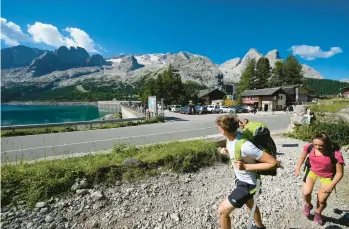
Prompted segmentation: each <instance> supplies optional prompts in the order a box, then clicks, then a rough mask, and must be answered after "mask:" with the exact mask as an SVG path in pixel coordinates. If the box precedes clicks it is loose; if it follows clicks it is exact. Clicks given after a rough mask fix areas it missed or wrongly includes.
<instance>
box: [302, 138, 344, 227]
mask: <svg viewBox="0 0 349 229" xmlns="http://www.w3.org/2000/svg"><path fill="white" fill-rule="evenodd" d="M304 161H305V164H304V170H305V175H304V178H303V181H304V184H303V197H304V201H305V206H304V209H303V214H304V215H305V216H306V217H309V216H310V211H311V209H313V205H312V204H311V194H312V192H313V187H314V185H315V183H316V180H318V179H319V181H320V188H319V190H318V194H317V203H316V205H317V206H316V211H315V214H314V221H315V222H316V223H318V224H320V225H322V224H323V220H322V216H321V213H322V211H323V210H324V209H325V208H326V201H327V199H328V197H329V196H330V195H331V193H332V191H333V190H334V189H335V187H336V185H337V184H338V182H339V181H340V180H341V179H342V177H343V165H344V159H343V156H342V154H341V152H340V151H339V147H338V145H336V144H333V143H332V142H331V140H330V138H329V137H328V135H327V134H326V133H318V134H315V135H314V136H313V138H312V143H311V144H307V145H305V146H304V148H303V152H302V154H301V156H300V158H299V159H298V163H297V166H296V169H295V175H296V176H299V175H300V169H301V166H302V164H303V162H304Z"/></svg>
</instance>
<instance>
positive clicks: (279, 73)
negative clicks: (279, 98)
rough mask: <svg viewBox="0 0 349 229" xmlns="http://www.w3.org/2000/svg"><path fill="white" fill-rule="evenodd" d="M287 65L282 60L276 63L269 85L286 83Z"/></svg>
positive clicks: (274, 85)
mask: <svg viewBox="0 0 349 229" xmlns="http://www.w3.org/2000/svg"><path fill="white" fill-rule="evenodd" d="M285 77H286V76H285V65H284V62H282V61H277V62H276V63H275V67H274V69H273V70H272V76H271V79H270V80H269V83H268V86H269V87H278V86H282V85H286V82H285V80H286V78H285Z"/></svg>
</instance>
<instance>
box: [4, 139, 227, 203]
mask: <svg viewBox="0 0 349 229" xmlns="http://www.w3.org/2000/svg"><path fill="white" fill-rule="evenodd" d="M130 157H132V158H137V159H139V160H141V161H142V162H143V164H142V166H140V167H126V166H123V165H122V162H123V161H124V160H125V159H126V158H130ZM220 160H222V156H221V155H220V154H219V153H218V152H217V149H216V145H215V144H214V143H212V142H207V141H203V140H197V141H186V142H172V143H166V144H157V145H152V146H147V147H141V148H136V147H132V146H131V147H126V146H125V145H115V146H114V148H113V150H112V152H111V153H109V154H99V155H87V156H84V157H77V158H70V159H62V160H47V161H40V162H35V163H23V162H18V164H3V165H2V167H1V172H2V177H1V178H2V179H1V187H2V191H1V202H2V204H3V205H8V204H11V205H15V203H16V202H17V201H19V200H25V201H27V204H28V206H33V205H35V203H36V202H38V201H44V200H47V199H49V198H51V197H55V196H62V195H66V194H69V193H70V192H71V191H70V187H71V186H72V185H73V184H74V182H75V180H76V178H86V179H87V181H88V183H89V184H90V185H91V186H92V185H93V184H95V183H102V184H105V185H113V184H115V182H116V181H117V180H128V181H132V180H135V179H140V178H142V177H144V176H146V175H154V174H158V173H159V172H160V171H161V170H160V169H159V168H162V170H171V171H173V172H195V171H197V170H198V169H199V168H201V167H204V166H209V165H212V164H213V163H215V162H216V161H220Z"/></svg>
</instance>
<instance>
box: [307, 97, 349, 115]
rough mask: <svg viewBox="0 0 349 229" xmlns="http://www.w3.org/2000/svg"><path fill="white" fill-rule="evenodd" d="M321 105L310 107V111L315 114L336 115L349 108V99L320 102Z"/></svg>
mask: <svg viewBox="0 0 349 229" xmlns="http://www.w3.org/2000/svg"><path fill="white" fill-rule="evenodd" d="M320 103H321V104H320V105H318V104H316V105H310V110H311V111H314V112H331V113H335V112H338V111H340V110H342V109H343V108H346V107H349V99H332V100H324V101H320Z"/></svg>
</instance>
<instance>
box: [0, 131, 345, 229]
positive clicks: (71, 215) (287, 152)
mask: <svg viewBox="0 0 349 229" xmlns="http://www.w3.org/2000/svg"><path fill="white" fill-rule="evenodd" d="M275 141H276V143H277V146H278V151H279V152H280V155H279V159H280V160H282V162H283V165H284V166H285V168H284V169H282V170H279V172H278V175H277V176H276V177H264V178H263V186H262V194H261V195H260V196H259V206H260V208H261V211H262V216H263V219H264V224H265V225H266V226H267V228H293V229H295V228H349V203H348V199H349V198H348V197H349V188H348V187H349V176H348V174H349V169H348V168H345V173H346V174H345V176H344V178H343V180H342V181H341V182H340V184H339V185H338V186H337V197H336V196H335V195H334V194H333V195H332V196H331V197H330V199H329V201H328V207H327V208H326V209H325V211H324V213H323V214H324V216H326V218H325V219H326V222H325V225H324V226H318V225H316V224H315V223H314V222H313V221H311V220H308V219H306V218H305V217H304V216H302V214H301V209H302V207H303V204H304V203H303V200H302V196H301V185H302V181H301V178H300V177H299V178H296V177H294V175H293V170H294V167H295V163H296V160H297V158H298V155H299V153H300V151H301V146H303V144H304V142H301V141H299V140H294V139H287V138H283V137H279V136H277V137H275ZM286 143H288V144H290V143H295V144H299V146H293V147H290V146H289V147H282V144H286ZM344 155H345V160H346V161H347V162H348V161H349V152H345V153H344ZM232 189H233V178H232V177H231V173H230V172H229V171H228V166H227V165H224V164H216V165H215V166H212V167H210V168H205V169H202V170H200V172H198V173H193V174H181V175H177V174H173V173H170V172H168V173H162V174H161V175H159V176H157V177H151V178H146V179H144V180H142V181H139V182H136V183H122V182H119V181H118V182H116V184H115V186H113V187H109V188H106V187H99V186H94V187H89V186H88V184H87V183H86V182H85V181H84V180H81V181H79V182H77V183H76V184H75V185H74V186H73V187H72V190H75V191H74V192H75V194H74V195H72V196H71V197H70V198H66V199H52V200H51V201H48V202H40V203H37V205H36V208H34V209H32V210H30V209H27V208H24V207H23V209H22V210H19V209H18V210H15V209H9V208H6V207H5V208H2V214H1V220H2V223H1V226H2V228H36V229H40V228H51V229H53V228H120V229H126V228H128V229H138V228H153V229H166V228H178V229H179V228H180V229H184V228H185V229H191V228H193V229H194V228H200V229H201V228H218V218H217V206H218V204H219V203H220V202H221V201H222V200H223V199H224V198H226V197H227V195H228V194H229V192H230V191H231V190H232ZM316 190H317V189H316ZM315 196H316V195H315V194H314V199H313V204H315V203H316V199H315ZM20 204H25V203H24V202H22V203H20ZM247 219H248V212H247V209H246V207H243V208H242V209H237V210H235V211H234V212H233V214H232V225H233V228H244V227H245V226H246V223H247Z"/></svg>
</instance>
